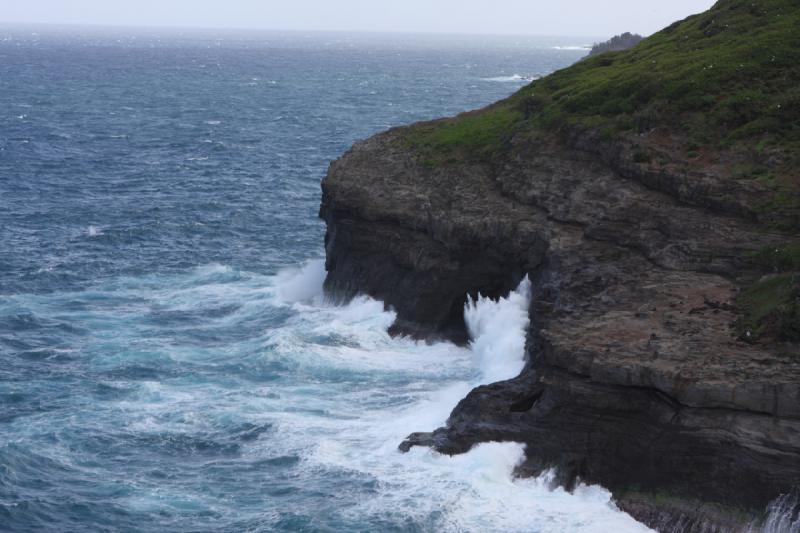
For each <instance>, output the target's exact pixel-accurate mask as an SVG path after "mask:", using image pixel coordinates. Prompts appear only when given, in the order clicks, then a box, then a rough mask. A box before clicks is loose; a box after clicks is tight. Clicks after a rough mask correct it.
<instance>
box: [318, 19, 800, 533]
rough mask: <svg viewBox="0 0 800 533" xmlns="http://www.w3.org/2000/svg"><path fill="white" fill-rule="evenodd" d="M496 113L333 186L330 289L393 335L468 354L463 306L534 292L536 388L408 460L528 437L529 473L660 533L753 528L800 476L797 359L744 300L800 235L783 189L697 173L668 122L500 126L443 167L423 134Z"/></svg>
mask: <svg viewBox="0 0 800 533" xmlns="http://www.w3.org/2000/svg"><path fill="white" fill-rule="evenodd" d="M718 7H719V6H718ZM723 7H725V6H723ZM601 58H602V56H601ZM581 68H584V67H581ZM512 100H513V99H512ZM502 105H504V104H503V103H500V104H498V106H502ZM496 109H497V106H493V107H492V108H489V109H488V110H484V111H481V112H478V114H477V115H474V114H473V115H465V116H464V117H460V118H458V119H448V120H444V121H437V122H433V123H427V124H421V125H415V126H412V127H411V128H401V129H396V130H392V131H389V132H386V133H384V134H381V135H378V136H376V137H373V138H371V139H368V140H366V141H363V142H361V143H358V144H357V145H356V146H354V147H353V148H352V149H351V150H350V151H349V152H347V153H346V154H345V155H344V156H343V157H342V158H340V159H339V160H337V161H335V162H334V163H332V165H331V168H330V171H329V174H328V176H327V178H326V179H325V180H324V182H323V184H322V187H323V200H322V207H321V216H322V217H323V218H324V219H325V221H326V223H327V226H328V231H327V235H326V241H325V243H326V253H327V261H326V268H327V270H328V277H327V279H326V282H325V287H326V290H327V291H328V293H329V294H331V295H333V296H335V297H338V298H348V297H351V296H353V295H354V294H356V293H359V292H362V293H367V294H370V295H372V296H374V297H376V298H380V299H382V300H383V301H385V302H386V303H387V305H390V306H392V307H393V308H395V309H396V311H397V313H398V320H397V323H396V324H395V326H394V331H395V332H397V333H406V334H411V335H415V336H417V337H422V338H434V337H437V336H439V337H446V338H449V339H452V340H455V341H457V342H463V341H465V340H466V333H465V328H464V322H463V308H464V302H465V299H466V295H467V294H473V295H474V294H476V293H477V292H481V293H482V294H484V295H491V296H500V295H503V294H505V293H507V292H508V291H509V290H510V289H511V288H513V287H514V286H516V284H517V283H518V282H519V280H520V279H521V278H522V276H524V275H526V274H527V275H528V276H530V278H531V280H532V281H533V287H534V294H533V298H532V302H533V303H532V306H531V309H530V314H531V329H530V331H529V332H528V343H527V365H526V368H525V370H524V371H523V372H522V374H521V375H520V376H519V377H517V378H515V379H512V380H509V381H506V382H501V383H496V384H492V385H488V386H484V387H479V388H478V389H476V390H474V391H473V392H472V393H470V395H469V396H468V397H467V398H465V399H464V400H463V401H461V402H460V403H459V405H458V406H457V407H456V409H455V410H454V411H453V413H452V415H451V417H450V419H449V420H448V422H447V425H446V427H444V428H441V429H439V430H437V431H436V432H434V433H433V434H430V435H428V434H426V435H414V436H412V437H411V438H410V440H409V441H408V442H406V443H404V445H405V447H408V446H412V445H416V444H421V445H430V446H433V447H435V448H436V449H438V450H440V451H442V452H444V453H461V452H464V451H467V450H468V449H470V447H472V446H473V445H475V444H476V443H479V442H483V441H489V440H495V441H519V442H524V443H526V444H527V461H526V463H525V465H524V466H523V467H522V469H521V473H522V474H536V473H538V472H541V471H542V470H543V469H544V468H548V467H550V466H557V467H558V468H559V472H560V474H561V476H562V481H563V483H565V484H566V485H570V484H571V483H573V482H574V481H575V479H576V478H580V479H581V480H585V481H589V482H597V483H601V484H603V485H604V486H606V487H608V488H610V489H611V490H612V491H613V492H614V494H615V495H616V497H617V498H618V501H619V502H620V503H621V505H622V506H623V507H624V508H625V509H626V510H628V511H630V512H631V513H632V514H634V516H636V517H637V518H640V519H642V520H644V521H646V522H647V523H649V524H651V525H654V526H656V527H659V528H661V529H664V530H666V529H669V528H670V527H671V526H672V525H674V524H675V521H676V520H684V525H686V524H687V523H688V524H689V526H690V527H689V529H691V527H695V528H696V529H698V530H699V529H700V528H701V527H703V526H704V525H709V524H714V525H717V526H722V527H728V528H734V529H735V528H736V527H739V526H741V525H742V524H744V523H745V522H747V520H749V519H750V518H752V517H754V516H756V515H757V514H758V512H760V511H763V509H764V508H765V507H766V505H767V504H768V502H769V501H771V500H773V499H774V498H776V497H778V496H779V495H781V494H783V493H788V492H790V491H791V490H792V489H793V488H794V487H795V486H796V485H798V484H799V483H800V346H798V344H797V343H796V342H792V341H788V340H785V339H782V338H777V337H776V338H772V339H769V340H759V341H757V342H754V341H753V339H752V338H750V339H748V332H747V331H746V330H745V329H742V328H741V327H740V325H741V323H742V317H741V309H740V307H741V306H737V301H738V300H737V298H739V295H740V292H741V288H742V287H743V286H745V285H746V284H748V283H752V281H753V280H754V279H757V278H758V277H759V276H760V275H761V274H762V273H761V272H758V271H755V270H754V267H753V264H752V257H754V255H758V253H760V252H761V251H763V250H764V248H765V247H776V248H779V247H781V246H783V244H784V243H785V242H787V239H788V240H791V239H792V238H793V237H792V234H791V232H789V233H787V230H786V229H784V228H779V227H777V226H774V225H769V224H765V223H764V216H763V213H762V211H760V209H761V207H760V206H762V205H763V199H764V198H766V197H769V195H770V194H773V190H772V189H770V188H769V186H768V185H765V184H763V183H760V182H756V181H745V180H737V181H735V182H732V181H731V180H730V176H729V174H728V173H727V172H726V170H725V169H726V168H727V167H726V166H725V165H726V164H728V163H729V162H730V161H731V160H737V159H736V158H737V157H738V156H737V155H736V154H728V155H725V156H723V157H721V158H720V159H719V160H718V161H716V162H709V163H708V164H706V165H703V166H701V167H698V166H694V167H693V168H691V169H687V168H686V167H685V166H684V165H682V164H681V158H682V157H685V156H683V155H682V154H679V155H676V153H675V151H674V150H670V149H669V148H668V145H670V143H672V144H674V143H675V142H677V141H675V136H674V135H672V136H670V134H669V132H665V131H660V130H657V129H653V130H649V131H648V132H646V133H643V134H638V135H634V134H620V135H617V136H614V137H611V138H610V137H609V136H608V135H604V134H603V133H602V132H601V130H600V129H598V128H594V127H577V126H575V125H573V126H572V127H570V128H567V129H563V130H561V131H559V132H558V133H557V134H552V135H551V134H547V133H544V134H543V133H542V131H544V130H542V127H541V126H539V125H535V126H531V127H530V128H527V129H524V128H520V127H514V126H509V125H508V124H507V123H505V122H502V121H501V123H500V126H499V127H498V128H497V130H498V131H501V132H502V135H503V138H502V143H501V150H500V151H499V152H498V151H497V150H496V146H494V145H493V144H492V143H493V142H494V141H493V140H492V139H491V136H492V135H497V133H495V129H494V128H495V126H496V124H497V123H496V121H495V122H482V123H480V124H481V125H482V127H481V128H480V132H478V134H477V135H478V137H479V138H480V139H481V142H482V143H483V144H482V146H485V145H486V144H487V143H488V144H489V145H490V146H492V147H493V150H494V152H493V154H492V156H491V157H484V156H483V153H482V152H480V150H479V147H477V146H474V145H471V144H469V143H471V142H472V141H471V140H469V141H467V142H466V144H465V143H463V142H462V143H461V146H460V151H457V152H450V153H448V154H447V155H446V157H444V158H437V157H438V156H437V155H436V154H433V155H432V152H431V150H430V146H436V139H435V138H431V137H430V136H428V137H424V136H423V137H420V133H419V132H423V133H424V134H425V135H428V132H431V131H434V132H437V131H438V132H441V131H449V130H448V128H451V129H452V128H453V120H458V121H460V122H459V123H458V124H462V125H463V124H469V123H470V121H472V120H475V119H474V117H475V116H478V117H481V116H487V114H489V116H491V113H496ZM481 114H483V115H481ZM459 127H460V126H459ZM536 128H538V129H536ZM468 131H471V130H468ZM487 131H488V132H489V134H490V136H489V137H487V136H486V132H487ZM459 132H461V130H459ZM532 132H534V133H532ZM473 133H474V132H473ZM448 135H449V134H448ZM421 138H422V139H423V140H425V139H427V140H429V141H430V142H428V143H422V145H421V144H420V139H421ZM440 138H443V137H440ZM448 138H452V136H451V137H448ZM473 138H474V137H470V139H473ZM431 139H432V140H431ZM487 139H488V140H487ZM459 142H461V141H459ZM642 146H647V147H648V149H650V150H652V151H657V150H659V148H661V151H660V152H659V154H660V155H659V157H660V163H659V164H658V165H654V164H651V163H650V160H649V159H647V158H642V157H640V156H639V154H640V153H641V150H642ZM665 146H667V148H664V147H665ZM476 153H481V154H482V155H481V157H474V155H475V154H476ZM779 276H780V275H779ZM792 279H794V278H792ZM737 324H738V325H739V326H737ZM413 429H414V428H409V431H411V430H413ZM739 512H741V513H742V514H741V515H739V514H737V513H739Z"/></svg>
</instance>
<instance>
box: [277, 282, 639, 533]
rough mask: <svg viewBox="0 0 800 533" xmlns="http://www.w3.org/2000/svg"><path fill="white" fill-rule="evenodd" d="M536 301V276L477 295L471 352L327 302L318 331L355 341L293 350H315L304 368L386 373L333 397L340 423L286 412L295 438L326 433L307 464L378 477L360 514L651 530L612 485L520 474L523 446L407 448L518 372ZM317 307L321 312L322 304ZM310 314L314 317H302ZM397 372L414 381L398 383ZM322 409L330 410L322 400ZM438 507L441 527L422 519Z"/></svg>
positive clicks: (367, 309)
mask: <svg viewBox="0 0 800 533" xmlns="http://www.w3.org/2000/svg"><path fill="white" fill-rule="evenodd" d="M529 303H530V282H529V281H528V279H527V278H526V279H525V280H523V282H522V283H520V286H519V287H518V288H517V290H515V291H514V292H512V293H511V294H510V295H509V296H508V297H506V298H501V299H499V300H496V301H493V300H491V299H488V298H483V297H479V298H477V299H476V300H471V301H470V302H468V304H467V306H466V308H465V319H466V321H467V325H468V328H469V332H470V335H471V337H472V343H471V345H470V348H469V349H463V348H458V347H456V346H454V345H451V344H449V343H439V344H434V345H426V344H424V343H419V342H413V341H410V340H408V339H390V338H389V337H388V335H386V334H385V328H386V327H388V325H389V324H390V323H391V320H392V319H393V314H388V313H386V312H385V311H381V309H382V307H381V304H380V302H375V301H374V300H371V299H369V298H364V299H357V300H354V302H352V303H351V304H349V305H347V306H344V307H342V308H338V309H337V310H336V311H333V312H332V314H328V313H331V311H330V310H329V309H328V310H323V309H320V310H317V311H316V312H317V313H320V314H319V315H318V316H316V317H314V318H313V319H312V320H313V322H315V323H316V324H315V326H313V328H312V329H313V330H315V331H317V332H320V331H335V332H337V333H338V334H339V335H342V336H343V337H344V338H346V339H349V341H350V342H348V343H347V346H338V347H323V346H316V347H314V348H313V355H312V354H308V353H307V352H308V351H309V346H308V345H305V346H302V345H301V344H299V343H298V344H296V345H294V346H290V345H289V344H284V345H283V346H282V349H283V350H286V353H292V352H293V353H297V354H300V353H304V355H303V356H302V357H303V359H304V360H305V363H304V364H305V365H312V366H313V365H314V364H317V365H322V366H324V365H333V366H334V367H336V368H337V369H340V370H341V369H343V368H349V369H350V370H357V369H358V370H361V371H368V370H369V371H375V372H377V373H376V376H380V381H378V382H376V383H371V384H369V385H365V386H363V387H361V388H359V389H356V390H341V391H339V394H338V398H337V399H336V401H334V402H328V403H326V405H328V408H327V409H326V411H325V412H326V414H327V415H329V416H330V415H337V416H338V418H336V419H335V420H333V421H331V420H329V419H325V418H320V417H319V416H316V415H313V416H312V417H308V416H302V415H298V413H297V412H295V413H293V414H292V416H288V417H286V416H282V417H281V426H282V428H283V429H284V430H285V431H287V433H286V434H287V436H289V438H290V439H291V438H292V437H291V436H290V435H291V434H292V433H293V432H294V431H298V432H300V433H301V434H302V435H306V434H308V433H309V432H310V433H311V434H315V435H317V436H318V438H317V439H316V442H314V443H313V444H312V445H311V446H310V448H309V449H308V451H307V452H306V454H305V459H306V460H305V461H304V463H303V465H304V468H306V469H308V471H310V472H314V471H318V470H319V469H320V468H322V469H324V470H330V471H346V472H354V471H355V472H359V473H361V474H363V475H367V476H368V477H370V478H373V479H375V480H376V481H377V482H378V486H379V487H380V489H379V491H378V493H377V494H376V495H375V496H374V497H371V498H369V499H367V500H364V501H362V502H361V503H359V504H358V505H356V506H355V507H354V508H352V509H349V510H348V511H347V514H348V516H350V517H351V518H353V519H354V520H357V521H362V520H363V518H364V517H365V516H366V517H385V516H387V515H390V516H401V517H403V521H404V522H405V523H409V524H415V525H417V526H419V527H420V528H421V529H436V530H441V531H482V532H483V531H487V532H488V531H540V532H554V533H555V532H562V531H584V532H598V533H599V532H606V531H619V532H623V531H632V532H644V531H649V530H648V529H647V528H646V527H644V526H643V525H641V524H638V523H637V522H636V521H634V520H633V519H632V518H631V517H630V516H628V515H627V514H625V513H623V512H621V511H619V509H617V508H616V506H615V505H614V504H613V502H612V499H611V494H610V493H609V492H608V491H607V490H605V489H603V488H601V487H596V486H584V485H582V486H580V487H578V489H577V490H576V491H575V492H574V493H573V494H570V493H567V492H566V491H564V490H562V489H556V490H551V488H550V482H551V477H552V474H550V476H551V477H547V476H544V477H542V478H539V479H515V478H514V476H513V472H514V469H515V467H516V466H517V465H519V464H520V462H521V461H522V460H523V459H524V445H522V444H519V443H511V442H507V443H485V444H481V445H479V446H477V447H475V448H474V449H473V450H471V451H470V452H468V453H466V454H463V455H458V456H454V457H448V456H443V455H440V454H438V453H436V452H434V451H432V450H429V449H424V448H414V449H412V451H411V452H409V453H408V454H405V455H401V454H400V453H399V452H398V451H397V445H398V444H399V443H400V442H401V441H402V440H403V439H404V438H405V436H406V435H407V434H408V433H410V432H411V431H415V430H421V431H430V430H433V429H435V428H437V427H440V426H442V425H443V424H444V423H445V422H446V420H447V417H448V416H449V414H450V412H451V410H452V409H453V407H454V406H455V405H456V404H457V402H458V401H459V400H461V399H462V398H463V397H464V396H465V395H466V394H467V393H469V391H470V390H471V388H472V387H474V386H475V385H477V384H480V383H488V382H491V381H494V380H497V379H508V378H510V377H514V376H516V375H517V374H518V373H519V371H520V370H522V367H523V365H524V353H525V333H526V328H527V325H528V307H529ZM307 312H309V313H313V311H312V309H311V308H309V309H308V310H307ZM311 316H312V315H310V314H305V313H304V314H303V315H302V320H307V319H310V318H311ZM369 316H372V317H373V318H372V319H371V320H370V319H368V318H367V317H369ZM334 317H335V318H334ZM354 325H356V326H357V327H356V328H353V327H352V326H354ZM298 327H299V328H300V329H303V328H304V327H307V326H301V325H300V324H295V325H294V326H293V328H298ZM393 375H394V376H397V377H399V376H403V375H405V376H409V375H410V376H414V378H413V379H412V381H411V382H410V383H409V382H405V383H404V382H402V381H401V382H398V383H395V382H394V381H395V378H392V376H393ZM386 398H394V400H393V401H391V402H389V403H388V405H386V404H385V402H379V403H377V405H376V399H381V400H384V399H386ZM398 400H399V401H398ZM293 401H295V402H296V400H293ZM312 405H314V406H316V407H317V408H318V409H319V407H320V401H319V397H318V396H316V395H315V398H314V400H313V403H312ZM359 406H361V407H359ZM369 406H373V407H369ZM309 407H310V406H309ZM311 418H313V420H312V419H311ZM300 438H302V439H304V441H305V437H300ZM437 515H440V518H439V519H438V520H436V523H435V524H434V525H430V524H428V525H423V524H427V523H428V522H429V521H430V519H431V518H430V517H431V516H437Z"/></svg>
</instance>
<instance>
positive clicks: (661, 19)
mask: <svg viewBox="0 0 800 533" xmlns="http://www.w3.org/2000/svg"><path fill="white" fill-rule="evenodd" d="M713 3H714V2H713V0H669V1H667V2H665V1H663V0H606V1H600V0H548V1H544V0H0V22H7V23H8V22H12V23H13V22H17V23H51V24H102V25H127V26H179V27H181V26H186V27H209V28H264V29H276V30H345V31H379V32H385V31H405V32H445V33H503V34H509V33H510V34H532V35H576V36H577V35H581V36H604V35H612V34H617V33H621V32H623V31H632V32H638V33H642V34H650V33H653V32H655V31H657V30H659V29H661V28H663V27H664V26H666V25H668V24H670V23H671V22H673V21H675V20H677V19H681V18H684V17H686V16H688V15H691V14H693V13H698V12H700V11H704V10H705V9H707V8H708V7H710V6H711V5H712V4H713Z"/></svg>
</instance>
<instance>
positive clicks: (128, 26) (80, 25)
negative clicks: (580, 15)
mask: <svg viewBox="0 0 800 533" xmlns="http://www.w3.org/2000/svg"><path fill="white" fill-rule="evenodd" d="M3 27H18V28H26V29H30V28H33V27H45V28H52V29H56V28H62V29H71V28H74V29H93V30H102V29H106V30H151V31H152V30H173V31H176V30H177V31H214V32H224V31H229V32H270V33H316V34H346V35H358V34H362V35H409V36H410V35H426V36H443V37H444V36H447V37H459V36H460V37H520V38H532V37H539V38H575V39H578V38H583V39H585V38H590V39H598V38H599V39H602V38H606V39H610V38H611V37H613V36H611V35H609V36H608V37H602V36H599V35H594V36H592V35H577V34H543V33H489V32H457V31H430V30H347V29H298V28H287V29H281V28H266V27H244V26H200V25H186V26H176V25H172V24H149V25H137V24H115V23H75V22H67V23H60V22H23V21H4V20H0V28H3ZM645 37H647V36H645ZM584 44H587V45H589V44H596V42H594V41H593V42H592V43H584Z"/></svg>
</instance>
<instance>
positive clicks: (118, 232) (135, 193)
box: [0, 27, 645, 532]
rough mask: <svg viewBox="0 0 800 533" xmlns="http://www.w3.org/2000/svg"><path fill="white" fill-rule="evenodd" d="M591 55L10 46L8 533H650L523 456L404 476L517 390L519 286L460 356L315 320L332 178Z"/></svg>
mask: <svg viewBox="0 0 800 533" xmlns="http://www.w3.org/2000/svg"><path fill="white" fill-rule="evenodd" d="M586 42H590V40H588V39H584V40H581V39H568V38H549V39H535V38H489V37H481V38H475V37H471V38H468V37H454V36H449V37H447V36H403V35H395V36H377V35H342V34H307V35H306V34H301V33H294V34H281V33H263V32H262V33H259V32H249V33H243V32H216V33H215V32H210V31H194V32H183V33H181V32H178V31H176V30H169V31H168V30H163V31H156V30H147V31H145V30H115V31H111V30H97V29H58V28H45V29H41V28H39V29H32V28H19V27H16V28H0V530H3V531H198V532H199V531H231V532H234V531H236V532H238V531H276V530H280V531H440V530H445V531H446V530H450V531H542V532H544V531H553V532H556V531H558V532H561V531H641V530H644V529H645V528H643V527H642V526H640V525H639V524H636V523H635V522H634V521H633V520H632V519H631V518H630V517H628V516H627V515H625V514H623V513H621V512H619V511H618V510H616V508H615V507H614V505H613V504H612V503H611V501H610V496H609V494H608V493H607V492H606V491H605V490H603V489H602V488H599V487H580V488H579V489H578V490H577V491H576V492H575V493H574V494H567V493H565V492H563V491H561V490H559V489H556V490H550V488H549V482H548V479H547V476H545V477H543V478H542V479H536V480H514V479H513V478H512V476H511V473H512V470H513V468H514V466H515V465H516V464H517V462H518V461H519V460H520V458H521V456H522V453H523V449H522V446H521V445H518V444H514V443H505V444H486V445H483V446H480V447H478V448H477V449H475V450H473V451H472V452H470V453H468V454H466V455H463V456H460V457H453V458H450V457H442V456H439V455H438V454H435V453H433V452H431V451H429V450H423V449H414V450H413V451H412V452H411V453H409V454H407V455H402V454H400V453H399V452H397V450H396V447H397V444H398V443H399V442H400V441H401V440H402V439H403V438H404V437H405V435H407V434H408V433H409V432H411V431H417V430H425V429H433V428H435V427H437V426H439V425H440V424H442V423H443V422H444V420H445V419H446V418H447V415H448V413H449V411H450V410H451V409H452V407H454V406H455V404H456V402H457V401H458V400H459V399H460V398H461V397H463V395H464V394H465V393H466V392H467V391H468V390H469V389H470V387H471V386H474V385H476V384H479V383H482V382H489V381H493V380H497V379H505V378H509V377H512V376H513V375H514V374H515V373H516V372H518V371H519V370H520V368H521V364H522V346H523V344H522V343H523V342H524V328H525V325H526V323H527V322H526V321H527V315H526V313H525V309H526V308H527V298H528V295H527V292H526V286H525V284H524V283H523V285H522V286H521V287H520V288H519V289H518V291H517V292H516V293H513V294H511V295H509V297H508V298H506V299H503V300H501V301H500V302H491V301H488V300H480V301H478V302H475V303H474V305H472V306H470V307H469V308H468V309H467V310H466V313H467V319H468V323H469V326H470V333H471V335H472V338H473V341H474V342H473V344H472V345H471V347H469V348H458V347H455V346H452V345H449V344H447V343H441V344H435V345H425V344H420V343H416V342H413V341H410V340H405V339H391V338H390V337H389V335H388V334H387V328H388V326H389V325H390V324H391V322H392V319H393V315H392V313H391V312H389V311H385V310H384V308H383V305H382V303H381V302H376V301H373V300H370V299H369V298H359V299H356V300H355V301H354V302H352V303H351V304H349V305H346V306H340V307H336V306H332V305H330V304H327V303H326V302H325V301H324V298H323V297H322V294H321V283H322V279H323V276H324V271H323V267H322V263H321V261H320V258H321V257H322V254H323V249H322V237H323V233H324V227H323V225H322V223H321V222H320V221H319V220H318V219H317V217H316V215H317V209H318V204H319V197H320V190H319V182H320V180H321V179H322V177H323V176H324V173H325V171H326V168H327V165H328V162H329V161H330V160H331V159H334V158H335V157H337V156H338V155H339V154H341V153H342V152H343V151H344V150H346V149H347V148H348V147H349V146H350V145H351V144H352V143H353V142H354V141H355V140H357V139H359V138H364V137H366V136H368V135H370V134H372V133H375V132H377V131H380V130H383V129H385V128H387V127H390V126H394V125H399V124H403V123H408V122H411V121H416V120H420V119H429V118H433V117H436V116H441V115H449V114H453V113H457V112H460V111H463V110H467V109H471V108H475V107H478V106H481V105H484V104H487V103H489V102H492V101H494V100H497V99H499V98H502V97H504V96H507V95H508V94H510V93H511V92H512V91H514V90H515V89H516V88H518V87H520V86H521V85H522V84H523V83H525V79H526V78H529V77H533V76H538V75H543V74H547V73H548V72H551V71H553V70H555V69H557V68H560V67H563V66H566V65H568V64H570V63H572V62H574V61H575V60H577V59H578V58H579V57H581V56H582V55H583V54H585V50H582V49H580V47H581V45H583V44H584V43H586ZM498 347H502V350H499V349H498ZM497 353H502V354H504V356H503V357H504V359H498V356H497Z"/></svg>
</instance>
